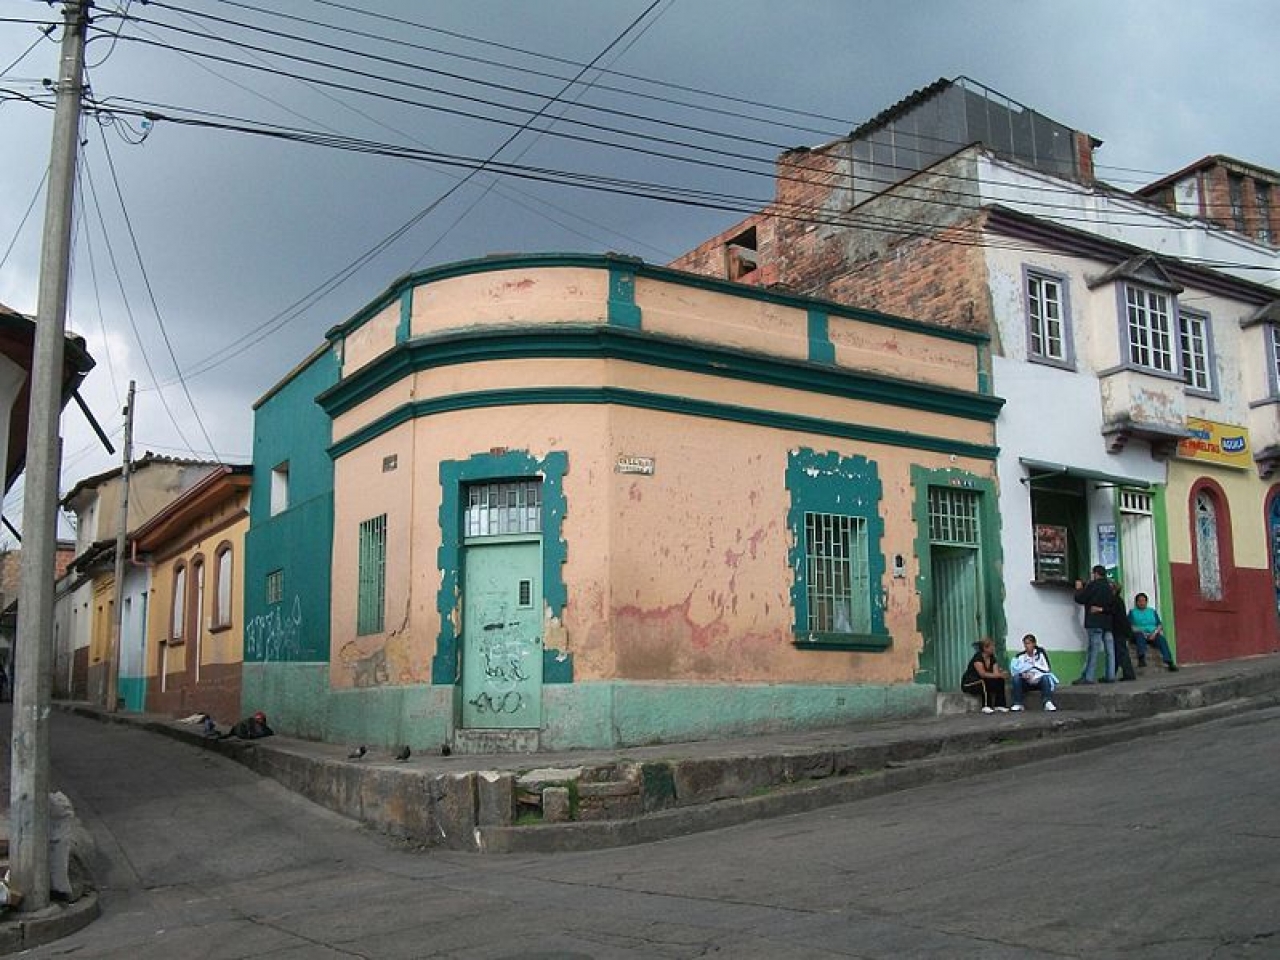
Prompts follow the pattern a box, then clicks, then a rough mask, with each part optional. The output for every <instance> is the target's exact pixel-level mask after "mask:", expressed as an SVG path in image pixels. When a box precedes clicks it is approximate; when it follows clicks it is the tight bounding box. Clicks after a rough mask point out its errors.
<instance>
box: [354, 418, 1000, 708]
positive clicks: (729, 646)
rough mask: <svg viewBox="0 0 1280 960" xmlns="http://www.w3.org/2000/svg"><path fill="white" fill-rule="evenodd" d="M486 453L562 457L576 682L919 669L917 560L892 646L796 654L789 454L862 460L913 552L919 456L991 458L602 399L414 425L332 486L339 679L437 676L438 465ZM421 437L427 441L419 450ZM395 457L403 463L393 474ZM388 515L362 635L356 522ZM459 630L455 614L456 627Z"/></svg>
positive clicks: (889, 673) (897, 599) (806, 677)
mask: <svg viewBox="0 0 1280 960" xmlns="http://www.w3.org/2000/svg"><path fill="white" fill-rule="evenodd" d="M491 447H503V448H509V449H512V450H527V451H528V452H530V453H531V454H533V455H534V456H535V457H541V456H543V455H545V454H546V453H547V452H549V451H552V450H561V451H565V452H566V453H567V454H568V461H569V469H568V472H567V474H566V476H565V478H564V492H565V497H566V501H567V505H568V509H567V514H566V517H565V520H564V527H563V531H562V532H563V536H564V539H565V541H566V543H567V544H568V558H567V562H566V563H565V564H564V567H563V575H564V580H565V584H566V588H567V595H568V604H567V606H566V607H565V609H564V613H563V620H562V622H560V623H556V622H550V623H549V624H548V631H547V637H546V642H547V645H548V646H551V647H556V648H559V649H563V650H567V651H568V652H571V653H572V654H573V655H574V657H575V676H576V677H578V678H579V679H583V680H587V679H632V680H689V681H695V680H705V681H728V680H742V681H765V680H772V681H777V682H787V681H797V682H812V681H846V682H847V681H853V680H857V681H859V682H880V681H905V680H909V679H910V678H911V676H912V673H913V671H914V669H915V666H916V659H917V657H918V655H919V651H920V646H921V638H920V636H919V634H918V632H917V631H916V616H917V612H918V610H917V598H916V596H915V593H914V590H913V589H912V588H911V587H910V586H909V584H912V583H914V582H915V581H914V578H915V575H916V574H917V573H918V570H917V569H915V561H914V558H913V559H912V561H911V563H912V566H911V567H910V568H909V570H908V577H907V578H906V579H893V578H892V577H890V576H889V575H888V574H887V573H886V577H885V580H884V582H883V583H882V584H881V587H882V589H883V590H884V591H885V592H886V598H887V604H886V628H887V629H888V631H889V632H890V633H891V634H892V636H893V637H894V645H893V648H892V649H891V650H889V651H887V652H884V653H848V652H833V651H811V650H799V649H797V648H796V647H795V646H794V644H793V642H792V640H793V612H792V608H791V599H790V589H791V583H792V574H791V570H790V567H789V564H788V549H789V547H790V533H789V531H788V529H787V526H786V516H787V510H788V507H789V493H788V491H787V489H786V486H785V473H786V467H787V454H788V451H789V450H792V449H795V448H800V447H805V448H810V449H814V450H817V451H819V452H826V451H836V452H839V453H841V454H843V455H846V456H848V455H852V454H860V455H863V456H867V457H869V458H870V459H872V460H873V461H875V462H876V464H877V467H878V470H879V473H880V479H881V482H882V484H883V487H884V500H883V502H882V503H881V505H880V515H881V517H882V518H883V519H884V521H885V537H884V540H883V541H882V543H881V550H882V552H883V553H884V554H885V555H887V556H892V555H893V554H895V553H901V554H903V555H904V556H907V557H912V551H913V542H914V537H915V525H914V522H913V520H912V514H911V510H912V504H913V499H914V491H913V489H912V487H911V483H910V468H911V465H912V464H913V463H914V464H921V465H923V466H926V467H929V468H934V469H940V468H943V467H959V468H961V469H968V470H970V471H972V472H974V473H975V474H978V475H980V476H989V475H990V464H988V463H985V462H964V461H961V462H958V463H953V462H951V461H950V459H949V458H948V457H947V456H945V455H941V454H937V455H927V454H920V453H918V452H915V451H910V450H905V449H898V448H893V447H876V446H869V445H866V444H860V443H856V442H852V441H839V440H831V439H830V438H825V437H820V436H810V435H804V434H796V433H791V432H787V431H778V430H767V429H764V428H760V427H754V426H750V425H742V424H734V423H724V422H719V421H710V420H702V419H698V418H693V417H688V416H683V415H679V414H667V413H658V412H652V411H644V410H629V409H618V408H606V407H587V408H581V407H571V406H563V407H561V406H553V407H527V408H522V407H511V408H504V409H503V410H502V411H501V412H500V413H499V412H497V411H485V410H477V411H466V412H462V413H453V414H447V415H442V416H438V417H432V418H425V419H421V420H418V421H417V422H416V423H414V424H406V425H405V426H404V427H402V428H399V429H397V430H395V431H393V432H390V433H388V434H386V435H384V436H382V437H379V438H378V439H377V440H375V441H373V442H371V443H369V444H366V445H365V446H363V447H361V448H359V449H358V450H356V451H354V452H352V453H351V454H349V455H347V456H345V457H343V458H341V459H340V460H339V461H338V464H337V472H336V477H335V481H336V483H335V489H336V491H337V494H336V501H335V537H334V565H335V566H334V587H335V589H334V607H333V614H334V617H333V682H334V685H335V686H339V687H342V686H350V685H352V684H354V683H357V682H362V680H361V679H358V678H363V681H367V680H368V679H369V678H370V677H373V676H374V672H373V671H371V670H369V669H367V668H366V669H362V667H361V665H367V664H368V663H370V662H372V661H373V660H380V661H382V662H383V663H385V674H384V675H383V676H382V679H381V680H380V681H379V682H389V683H392V684H398V683H418V682H426V681H427V680H428V678H429V675H430V663H431V657H432V656H433V655H434V653H435V642H436V637H437V634H438V633H439V617H438V614H437V612H436V609H435V604H436V595H437V591H438V590H439V586H440V582H441V572H440V570H439V569H438V566H437V563H436V556H437V553H436V552H437V550H438V548H439V546H440V530H439V507H440V484H439V466H438V464H439V462H440V461H441V460H465V459H467V458H468V457H470V456H472V455H474V454H476V453H483V452H484V451H486V450H488V449H489V448H491ZM415 448H416V449H415ZM393 453H394V454H396V455H397V458H398V462H399V464H400V466H399V468H398V469H397V470H396V471H393V472H392V473H388V474H384V473H382V472H381V467H380V464H381V461H382V458H383V457H385V456H387V455H388V454H393ZM620 455H636V456H650V457H653V458H654V459H655V462H656V465H657V466H656V470H655V473H654V475H653V476H647V477H646V476H635V475H622V474H617V473H615V472H614V471H613V464H614V463H615V462H616V458H617V457H618V456H620ZM384 512H385V513H386V514H387V526H388V531H389V532H388V544H387V568H386V582H387V606H386V610H387V623H386V627H387V629H386V632H385V633H384V634H379V635H374V636H368V637H357V636H356V635H355V614H356V609H355V593H356V591H355V589H354V571H355V569H356V565H357V558H356V540H357V537H356V530H357V528H358V525H359V523H360V522H361V521H362V520H365V519H368V518H369V517H371V516H376V515H378V514H381V513H384ZM459 626H460V625H459Z"/></svg>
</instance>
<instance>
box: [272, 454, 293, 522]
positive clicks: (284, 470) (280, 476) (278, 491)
mask: <svg viewBox="0 0 1280 960" xmlns="http://www.w3.org/2000/svg"><path fill="white" fill-rule="evenodd" d="M288 509H289V461H288V460H286V461H285V462H284V463H282V464H280V465H279V466H277V467H275V468H274V469H273V470H272V471H271V516H273V517H274V516H275V515H276V514H277V513H283V512H284V511H285V510H288Z"/></svg>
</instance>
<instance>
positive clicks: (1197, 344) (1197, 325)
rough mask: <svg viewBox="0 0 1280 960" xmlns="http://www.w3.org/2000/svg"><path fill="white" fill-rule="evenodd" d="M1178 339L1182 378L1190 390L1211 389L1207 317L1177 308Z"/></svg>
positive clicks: (1210, 358) (1211, 377) (1211, 376)
mask: <svg viewBox="0 0 1280 960" xmlns="http://www.w3.org/2000/svg"><path fill="white" fill-rule="evenodd" d="M1178 341H1179V346H1180V347H1181V355H1182V356H1181V359H1182V380H1183V382H1184V383H1185V384H1186V385H1187V386H1188V387H1190V388H1191V389H1192V390H1198V391H1201V392H1202V393H1211V392H1212V391H1213V373H1212V370H1213V367H1212V355H1211V344H1210V341H1209V318H1208V317H1207V316H1205V315H1204V314H1199V313H1189V312H1187V311H1185V310H1179V313H1178Z"/></svg>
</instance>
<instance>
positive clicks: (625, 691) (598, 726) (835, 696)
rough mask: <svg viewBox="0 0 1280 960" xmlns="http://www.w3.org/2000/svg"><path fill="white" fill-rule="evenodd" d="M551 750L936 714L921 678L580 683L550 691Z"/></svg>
mask: <svg viewBox="0 0 1280 960" xmlns="http://www.w3.org/2000/svg"><path fill="white" fill-rule="evenodd" d="M542 696H543V701H542V704H543V705H542V715H543V720H544V724H545V726H544V728H543V731H542V738H541V746H542V749H544V750H575V749H582V748H602V747H626V746H640V745H642V744H647V743H677V742H680V741H686V740H713V739H716V738H719V737H733V736H747V735H750V734H757V733H779V732H785V731H794V730H809V729H816V728H818V727H829V726H835V725H838V724H842V723H851V722H855V721H860V720H861V721H868V720H889V719H895V718H906V717H921V716H932V715H933V713H934V711H935V709H936V705H935V704H936V701H935V697H934V689H933V688H932V687H924V686H920V685H918V684H911V683H902V684H887V685H856V686H855V685H840V684H740V683H734V684H688V683H627V682H602V683H574V684H566V685H557V686H554V687H553V686H547V687H544V688H543V692H542Z"/></svg>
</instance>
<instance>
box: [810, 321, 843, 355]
mask: <svg viewBox="0 0 1280 960" xmlns="http://www.w3.org/2000/svg"><path fill="white" fill-rule="evenodd" d="M809 359H810V360H812V361H813V362H814V363H835V362H836V345H835V344H834V343H832V342H831V333H830V330H829V329H828V323H827V315H826V314H825V313H823V312H822V311H821V310H812V309H811V310H810V311H809Z"/></svg>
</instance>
